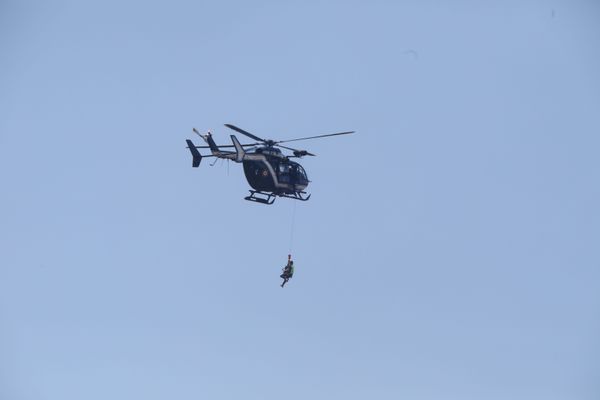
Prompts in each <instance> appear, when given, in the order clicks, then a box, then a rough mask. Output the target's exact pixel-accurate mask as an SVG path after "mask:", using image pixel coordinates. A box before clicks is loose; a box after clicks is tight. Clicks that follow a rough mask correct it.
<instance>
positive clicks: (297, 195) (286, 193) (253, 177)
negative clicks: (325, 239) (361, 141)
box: [186, 124, 354, 204]
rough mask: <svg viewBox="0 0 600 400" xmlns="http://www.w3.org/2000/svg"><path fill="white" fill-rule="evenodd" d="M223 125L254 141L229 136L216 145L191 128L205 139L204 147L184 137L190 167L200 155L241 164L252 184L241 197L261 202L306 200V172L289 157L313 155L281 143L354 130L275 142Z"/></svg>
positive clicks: (343, 133) (209, 136)
mask: <svg viewBox="0 0 600 400" xmlns="http://www.w3.org/2000/svg"><path fill="white" fill-rule="evenodd" d="M225 126H226V127H227V128H229V129H232V130H234V131H236V132H238V133H241V134H242V135H244V136H247V137H249V138H251V139H253V140H256V143H249V144H241V143H240V142H239V140H238V139H237V137H236V136H235V135H230V137H231V141H232V143H233V144H230V145H221V146H217V144H216V143H215V141H214V139H213V137H212V134H211V133H210V131H209V132H208V133H206V134H205V135H203V134H201V133H200V132H198V131H197V130H196V128H193V131H194V133H195V134H197V135H198V136H200V137H201V138H202V139H203V140H204V141H205V142H206V144H207V146H196V145H195V144H194V143H193V142H192V141H191V140H190V139H187V140H186V143H187V148H188V149H189V150H190V152H191V153H192V167H194V168H197V167H199V166H200V162H201V161H202V158H204V157H216V158H221V159H226V160H233V161H235V162H236V163H242V164H243V166H244V174H245V175H246V180H247V181H248V184H249V185H250V186H251V187H252V189H251V190H249V192H250V195H249V196H246V197H245V198H244V199H245V200H248V201H253V202H257V203H262V204H273V203H274V202H275V199H276V198H277V197H286V198H289V199H294V200H300V201H307V200H308V199H310V194H307V193H306V192H305V189H306V187H307V186H308V183H309V182H310V181H309V180H308V176H307V175H306V171H305V170H304V168H303V167H302V165H300V164H299V163H297V162H295V161H292V160H291V158H302V157H304V156H315V154H313V153H310V152H308V151H306V150H298V149H294V148H291V147H287V146H283V145H282V144H281V143H287V142H294V141H299V140H308V139H317V138H323V137H327V136H338V135H348V134H350V133H354V131H348V132H338V133H330V134H326V135H317V136H309V137H304V138H297V139H289V140H279V141H277V140H271V139H263V138H260V137H258V136H256V135H254V134H252V133H250V132H248V131H245V130H243V129H241V128H238V127H237V126H235V125H231V124H225ZM222 148H234V149H235V151H229V150H221V149H222ZM281 148H283V149H286V150H290V151H291V152H292V154H291V155H285V154H283V152H282V151H281ZM198 149H210V151H211V154H210V155H201V154H200V151H198Z"/></svg>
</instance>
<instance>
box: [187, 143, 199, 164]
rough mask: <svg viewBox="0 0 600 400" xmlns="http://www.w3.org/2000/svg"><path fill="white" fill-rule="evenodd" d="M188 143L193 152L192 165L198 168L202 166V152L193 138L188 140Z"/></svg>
mask: <svg viewBox="0 0 600 400" xmlns="http://www.w3.org/2000/svg"><path fill="white" fill-rule="evenodd" d="M186 143H187V147H188V149H190V152H191V153H192V167H194V168H196V167H198V166H200V161H202V154H200V152H199V151H198V149H197V148H196V146H195V145H194V143H193V142H192V141H191V140H189V139H188V140H186Z"/></svg>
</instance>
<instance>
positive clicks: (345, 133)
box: [275, 131, 355, 143]
mask: <svg viewBox="0 0 600 400" xmlns="http://www.w3.org/2000/svg"><path fill="white" fill-rule="evenodd" d="M354 132H355V131H348V132H338V133H329V134H327V135H318V136H309V137H305V138H298V139H290V140H281V141H279V142H275V143H287V142H295V141H297V140H307V139H317V138H322V137H327V136H337V135H349V134H350V133H354Z"/></svg>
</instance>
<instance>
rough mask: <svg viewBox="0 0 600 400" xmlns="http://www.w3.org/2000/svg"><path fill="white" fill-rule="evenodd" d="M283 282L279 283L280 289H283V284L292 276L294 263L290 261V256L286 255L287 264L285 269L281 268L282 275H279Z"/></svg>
mask: <svg viewBox="0 0 600 400" xmlns="http://www.w3.org/2000/svg"><path fill="white" fill-rule="evenodd" d="M279 276H280V277H281V279H283V282H282V283H281V287H284V286H285V284H286V283H287V282H288V281H289V280H290V279H291V278H292V276H294V262H293V261H292V255H291V254H288V262H287V265H286V266H285V267H283V273H282V274H281V275H279Z"/></svg>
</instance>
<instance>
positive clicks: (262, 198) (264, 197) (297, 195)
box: [244, 190, 310, 204]
mask: <svg viewBox="0 0 600 400" xmlns="http://www.w3.org/2000/svg"><path fill="white" fill-rule="evenodd" d="M249 192H250V196H246V197H244V199H245V200H248V201H254V202H256V203H261V204H273V203H274V202H275V199H276V198H277V196H279V197H287V198H288V199H294V200H300V201H307V200H308V199H310V194H309V195H308V196H306V197H303V196H302V195H303V194H306V192H294V194H285V193H278V194H275V193H265V192H259V191H256V190H250V191H249Z"/></svg>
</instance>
